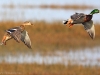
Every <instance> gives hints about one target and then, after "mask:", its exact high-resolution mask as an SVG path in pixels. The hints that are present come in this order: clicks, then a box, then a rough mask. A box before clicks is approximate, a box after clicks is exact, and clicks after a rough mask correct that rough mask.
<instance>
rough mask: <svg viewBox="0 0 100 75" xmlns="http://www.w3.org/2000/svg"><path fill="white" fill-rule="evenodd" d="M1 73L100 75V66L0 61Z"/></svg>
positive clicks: (10, 74) (21, 74)
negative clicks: (8, 62)
mask: <svg viewBox="0 0 100 75" xmlns="http://www.w3.org/2000/svg"><path fill="white" fill-rule="evenodd" d="M0 75H100V67H96V66H94V67H89V66H88V67H87V66H81V65H80V66H78V65H73V66H72V65H68V66H64V65H61V64H53V65H44V64H42V65H38V64H7V63H0Z"/></svg>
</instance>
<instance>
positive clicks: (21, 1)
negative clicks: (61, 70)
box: [0, 0, 100, 66]
mask: <svg viewBox="0 0 100 75" xmlns="http://www.w3.org/2000/svg"><path fill="white" fill-rule="evenodd" d="M7 4H8V5H9V4H13V5H16V6H18V5H25V4H31V5H41V4H47V5H50V4H58V5H65V4H66V5H67V4H72V5H73V4H79V5H93V6H96V7H97V8H99V7H100V2H99V0H97V1H93V0H59V1H58V0H2V1H1V2H0V21H6V20H14V21H20V20H21V21H29V20H31V21H33V22H34V21H41V20H44V21H47V22H53V21H61V22H62V21H63V20H65V19H68V18H69V17H70V15H72V14H74V13H75V12H84V13H86V14H88V13H90V11H91V10H92V9H86V10H81V9H80V10H72V9H51V8H45V9H41V8H20V7H16V8H4V7H3V6H4V5H7ZM99 18H100V15H94V17H93V20H94V23H96V22H100V21H99ZM0 62H7V63H38V64H56V63H60V64H64V65H68V64H69V63H71V64H78V65H86V66H87V65H91V66H94V65H98V66H100V47H94V48H92V49H90V48H85V49H81V50H70V51H67V52H66V51H61V50H60V51H59V50H56V51H55V52H52V53H48V54H46V55H42V54H41V53H40V52H36V53H31V52H28V53H24V54H23V53H17V54H15V55H12V54H10V53H7V54H5V55H3V56H2V55H0Z"/></svg>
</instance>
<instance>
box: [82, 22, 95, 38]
mask: <svg viewBox="0 0 100 75" xmlns="http://www.w3.org/2000/svg"><path fill="white" fill-rule="evenodd" d="M82 24H83V25H84V28H85V30H86V31H87V32H88V34H89V36H90V37H91V38H92V39H94V38H95V27H94V24H93V21H92V20H90V21H89V22H84V23H82Z"/></svg>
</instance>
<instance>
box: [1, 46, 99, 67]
mask: <svg viewBox="0 0 100 75" xmlns="http://www.w3.org/2000/svg"><path fill="white" fill-rule="evenodd" d="M0 62H7V63H37V64H47V65H49V64H63V65H68V64H72V65H83V66H100V47H96V48H91V49H90V48H86V49H81V50H69V51H67V52H66V51H55V52H51V53H47V54H45V55H43V54H42V53H40V52H36V53H32V52H27V53H24V54H23V53H17V54H14V55H13V54H10V53H7V54H5V55H3V56H1V55H0Z"/></svg>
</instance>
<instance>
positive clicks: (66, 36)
mask: <svg viewBox="0 0 100 75" xmlns="http://www.w3.org/2000/svg"><path fill="white" fill-rule="evenodd" d="M21 23H22V22H14V21H6V22H0V34H1V37H0V40H1V39H2V36H3V35H4V30H6V29H9V28H12V27H15V26H18V25H20V24H21ZM33 23H34V26H33V27H32V26H31V27H30V26H26V30H27V31H28V32H29V36H30V39H31V41H32V48H33V50H39V51H48V50H50V51H52V50H68V49H77V48H85V47H94V46H98V45H100V33H99V28H100V25H99V24H96V25H95V29H96V36H95V39H93V40H92V39H91V38H90V37H89V35H88V33H87V32H86V31H85V30H84V27H83V26H82V25H74V26H73V27H72V28H68V27H67V26H64V25H63V24H62V23H61V22H53V23H46V22H44V21H41V22H33ZM6 49H9V50H16V49H18V50H26V49H28V48H27V47H26V46H25V45H24V44H23V43H17V42H16V41H14V40H10V41H8V42H7V45H6V46H0V50H6Z"/></svg>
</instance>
